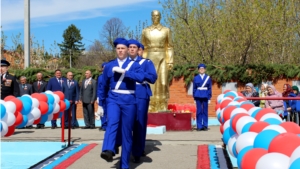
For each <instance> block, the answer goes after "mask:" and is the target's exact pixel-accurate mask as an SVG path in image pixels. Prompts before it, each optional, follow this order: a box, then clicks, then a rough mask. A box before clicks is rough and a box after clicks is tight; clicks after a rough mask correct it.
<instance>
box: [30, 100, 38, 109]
mask: <svg viewBox="0 0 300 169" xmlns="http://www.w3.org/2000/svg"><path fill="white" fill-rule="evenodd" d="M31 100H32V106H31V107H32V108H33V107H39V105H40V102H39V101H38V99H36V98H32V99H31Z"/></svg>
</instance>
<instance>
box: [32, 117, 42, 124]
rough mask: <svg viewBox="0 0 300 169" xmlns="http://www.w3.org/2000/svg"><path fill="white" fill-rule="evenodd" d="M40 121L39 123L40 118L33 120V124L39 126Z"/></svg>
mask: <svg viewBox="0 0 300 169" xmlns="http://www.w3.org/2000/svg"><path fill="white" fill-rule="evenodd" d="M40 121H41V118H38V119H36V120H34V122H33V124H39V123H40Z"/></svg>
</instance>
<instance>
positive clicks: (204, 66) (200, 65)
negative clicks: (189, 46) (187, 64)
mask: <svg viewBox="0 0 300 169" xmlns="http://www.w3.org/2000/svg"><path fill="white" fill-rule="evenodd" d="M200 67H203V68H204V69H206V65H205V64H203V63H200V64H199V65H198V69H199V68H200Z"/></svg>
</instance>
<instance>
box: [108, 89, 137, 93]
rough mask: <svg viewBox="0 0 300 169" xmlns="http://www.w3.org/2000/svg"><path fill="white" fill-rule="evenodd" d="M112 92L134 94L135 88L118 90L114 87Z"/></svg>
mask: <svg viewBox="0 0 300 169" xmlns="http://www.w3.org/2000/svg"><path fill="white" fill-rule="evenodd" d="M111 91H112V92H115V93H121V94H134V93H135V92H134V90H116V89H113V90H111Z"/></svg>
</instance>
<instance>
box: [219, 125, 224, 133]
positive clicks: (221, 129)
mask: <svg viewBox="0 0 300 169" xmlns="http://www.w3.org/2000/svg"><path fill="white" fill-rule="evenodd" d="M220 132H221V134H223V133H224V130H223V124H221V125H220Z"/></svg>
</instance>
